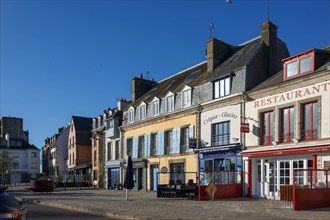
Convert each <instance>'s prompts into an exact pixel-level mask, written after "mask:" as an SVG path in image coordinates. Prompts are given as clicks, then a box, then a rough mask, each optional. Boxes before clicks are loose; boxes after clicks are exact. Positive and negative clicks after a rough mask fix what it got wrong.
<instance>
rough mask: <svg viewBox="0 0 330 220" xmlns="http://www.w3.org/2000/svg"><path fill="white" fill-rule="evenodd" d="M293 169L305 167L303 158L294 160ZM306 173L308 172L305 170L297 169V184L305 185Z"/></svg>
mask: <svg viewBox="0 0 330 220" xmlns="http://www.w3.org/2000/svg"><path fill="white" fill-rule="evenodd" d="M293 169H304V161H303V160H294V161H293ZM304 173H305V175H306V172H304V171H296V183H295V184H298V185H304ZM308 173H309V172H308Z"/></svg>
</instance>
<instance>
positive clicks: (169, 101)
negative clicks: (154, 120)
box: [165, 92, 175, 112]
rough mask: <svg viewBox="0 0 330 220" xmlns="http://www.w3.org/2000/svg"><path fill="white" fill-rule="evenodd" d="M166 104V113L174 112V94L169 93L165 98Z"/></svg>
mask: <svg viewBox="0 0 330 220" xmlns="http://www.w3.org/2000/svg"><path fill="white" fill-rule="evenodd" d="M165 103H166V112H173V111H174V108H175V99H174V93H173V92H169V93H168V94H167V96H166V97H165Z"/></svg>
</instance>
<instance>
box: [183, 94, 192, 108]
mask: <svg viewBox="0 0 330 220" xmlns="http://www.w3.org/2000/svg"><path fill="white" fill-rule="evenodd" d="M190 105H191V90H185V91H183V92H182V108H186V107H189V106H190Z"/></svg>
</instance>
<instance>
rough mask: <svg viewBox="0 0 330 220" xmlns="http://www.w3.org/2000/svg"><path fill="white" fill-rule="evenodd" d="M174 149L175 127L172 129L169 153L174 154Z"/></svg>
mask: <svg viewBox="0 0 330 220" xmlns="http://www.w3.org/2000/svg"><path fill="white" fill-rule="evenodd" d="M175 149H176V128H174V129H173V130H172V147H171V151H170V154H174V153H175Z"/></svg>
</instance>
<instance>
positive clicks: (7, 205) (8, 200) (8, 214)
mask: <svg viewBox="0 0 330 220" xmlns="http://www.w3.org/2000/svg"><path fill="white" fill-rule="evenodd" d="M6 189H7V187H5V186H0V219H1V220H25V219H27V208H26V206H24V205H22V202H19V201H18V200H17V199H16V198H15V197H14V196H12V195H10V194H9V193H8V192H6Z"/></svg>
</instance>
